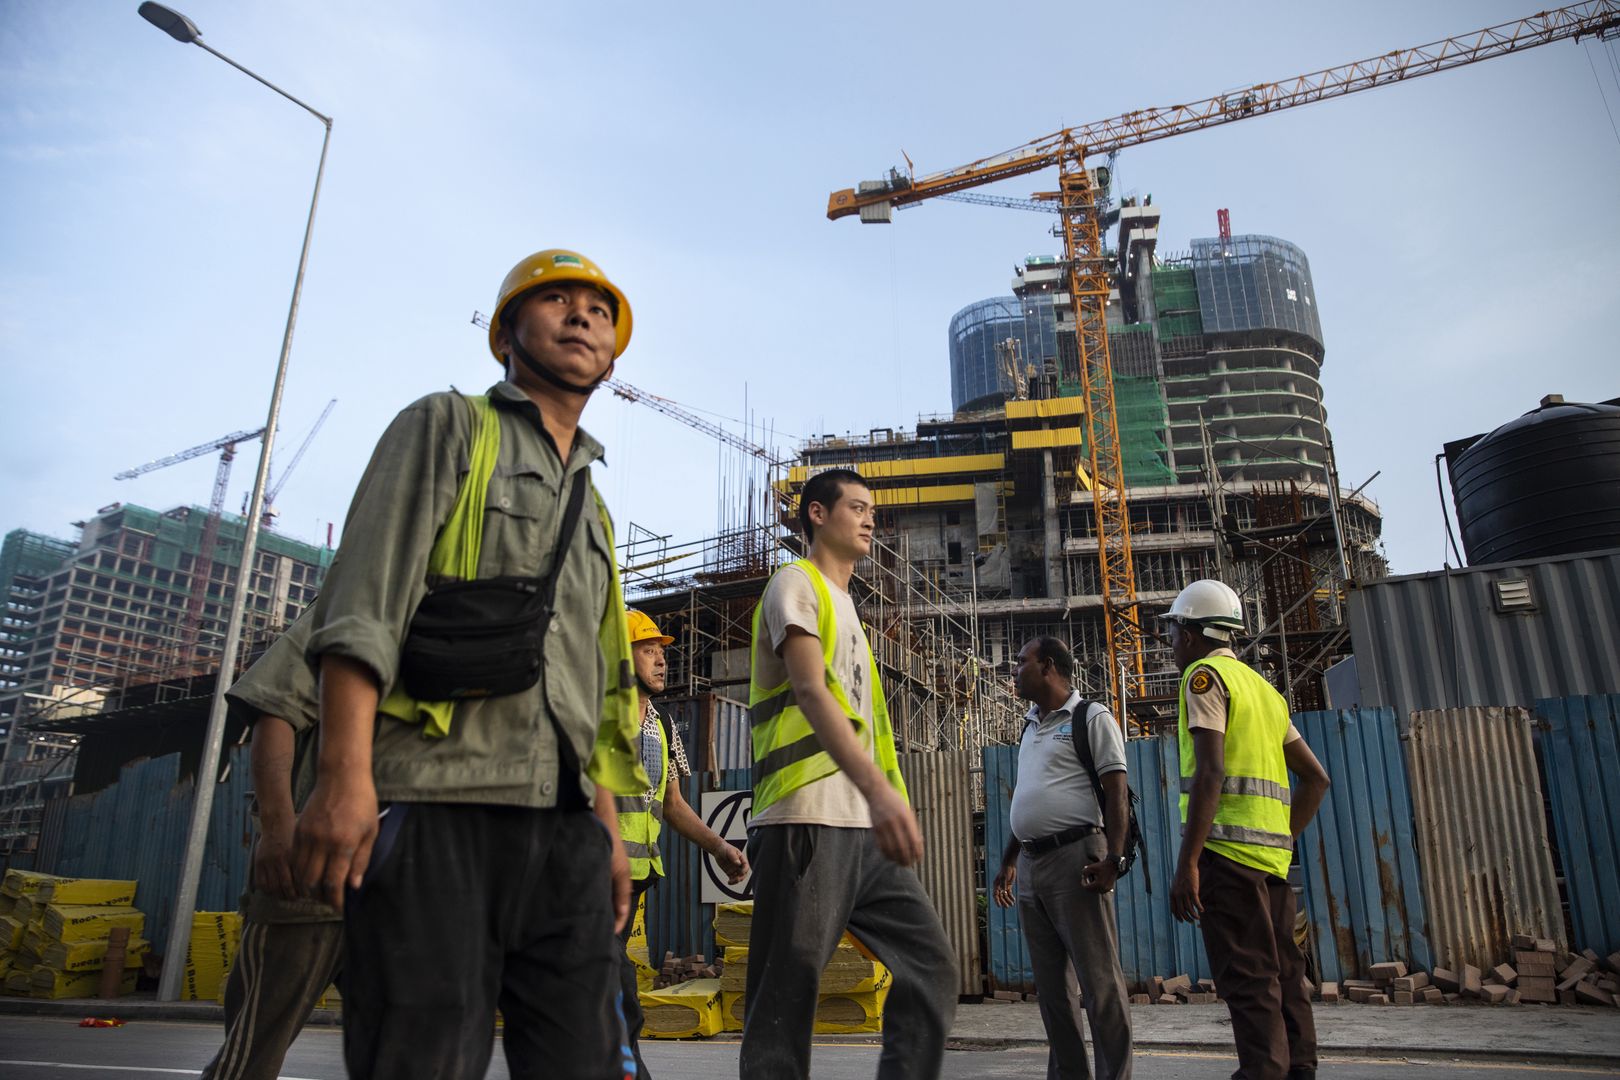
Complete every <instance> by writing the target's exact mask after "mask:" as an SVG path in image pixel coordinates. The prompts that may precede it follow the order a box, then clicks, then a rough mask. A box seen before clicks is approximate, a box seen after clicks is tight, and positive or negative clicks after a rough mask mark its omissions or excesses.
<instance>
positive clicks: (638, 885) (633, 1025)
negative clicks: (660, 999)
mask: <svg viewBox="0 0 1620 1080" xmlns="http://www.w3.org/2000/svg"><path fill="white" fill-rule="evenodd" d="M657 880H658V879H657V878H655V877H652V876H651V875H649V876H647V877H644V878H642V879H641V880H640V881H632V882H631V883H630V917H629V918H628V919H626V920H624V929H623V930H620V931H619V1003H620V1007H621V1008H623V1010H624V1031H625V1040H626V1045H627V1046H628V1047H629V1048H630V1056H631V1057H633V1058H635V1059H636V1077H637V1080H651V1077H652V1073H650V1072H648V1071H647V1063H646V1062H645V1061H643V1060H642V1058H641V1027H642V1025H643V1024H644V1023H646V1020H647V1018H646V1016H645V1015H644V1014H643V1013H642V1011H641V990H640V988H639V987H638V986H637V985H636V962H635V961H634V960H632V959H630V953H629V952H628V951H627V950H628V949H629V947H630V935H631V934H632V933H633V932H634V931H635V929H636V905H637V904H638V903H640V902H641V898H642V896H644V895H645V894H646V892H647V890H648V889H650V888H652V887H653V885H654V883H656V882H657ZM647 961H648V962H649V963H651V962H652V957H650V956H649V957H648V958H647Z"/></svg>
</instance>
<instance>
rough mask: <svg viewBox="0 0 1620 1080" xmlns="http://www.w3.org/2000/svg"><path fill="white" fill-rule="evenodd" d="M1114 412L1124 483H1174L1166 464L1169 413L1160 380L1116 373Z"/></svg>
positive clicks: (1171, 473) (1173, 474)
mask: <svg viewBox="0 0 1620 1080" xmlns="http://www.w3.org/2000/svg"><path fill="white" fill-rule="evenodd" d="M1114 409H1115V413H1116V416H1117V418H1118V421H1119V442H1120V449H1121V451H1122V456H1123V457H1124V459H1125V483H1126V484H1128V485H1133V486H1135V485H1142V484H1173V483H1175V482H1176V474H1175V473H1174V472H1173V471H1172V470H1171V468H1170V467H1169V465H1167V464H1165V459H1166V456H1167V454H1166V451H1165V446H1164V429H1165V425H1166V423H1167V422H1168V416H1169V414H1168V411H1167V410H1166V408H1165V404H1164V391H1163V389H1162V388H1161V387H1160V386H1159V380H1158V379H1154V378H1132V377H1131V376H1122V375H1118V374H1116V375H1115V376H1114Z"/></svg>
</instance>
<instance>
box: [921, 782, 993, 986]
mask: <svg viewBox="0 0 1620 1080" xmlns="http://www.w3.org/2000/svg"><path fill="white" fill-rule="evenodd" d="M977 758H978V755H976V754H974V753H973V752H972V751H968V750H956V751H947V752H943V753H917V754H901V755H900V773H901V775H903V776H904V777H905V778H906V788H907V791H908V792H909V794H910V795H911V806H912V809H913V810H915V811H916V813H917V824H918V826H919V827H920V828H921V830H922V835H923V858H922V862H921V863H920V864H919V865H918V867H917V876H918V877H919V878H920V879H921V880H922V886H923V891H924V892H926V893H927V894H928V898H929V899H930V900H932V901H933V903H934V910H935V911H936V912H938V913H939V919H940V922H941V923H942V924H943V925H944V927H945V936H946V937H947V938H948V939H949V940H950V943H951V951H952V952H953V953H954V954H955V956H956V972H957V985H956V992H957V993H958V994H961V995H969V994H977V993H980V992H981V991H982V990H983V987H984V983H983V975H982V969H981V967H980V962H979V913H978V905H977V902H976V900H975V889H974V877H975V869H976V864H977V862H978V858H977V851H976V849H975V847H974V843H973V784H972V778H971V776H970V773H969V770H970V768H971V767H972V766H973V765H975V764H976V763H977Z"/></svg>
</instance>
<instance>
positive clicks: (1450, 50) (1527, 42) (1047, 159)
mask: <svg viewBox="0 0 1620 1080" xmlns="http://www.w3.org/2000/svg"><path fill="white" fill-rule="evenodd" d="M1617 32H1620V0H1587V2H1586V3H1580V4H1573V5H1570V6H1568V7H1562V8H1557V9H1554V10H1552V11H1542V12H1538V13H1536V14H1534V15H1531V16H1528V17H1526V18H1523V19H1519V20H1516V21H1514V22H1508V23H1501V24H1498V25H1496V26H1489V27H1485V28H1484V29H1481V30H1475V31H1471V32H1469V33H1467V34H1462V35H1458V36H1456V37H1450V38H1445V39H1442V40H1440V41H1435V42H1430V43H1429V44H1427V45H1419V46H1416V47H1414V48H1409V49H1397V50H1395V51H1392V52H1389V53H1384V54H1382V55H1379V56H1374V57H1369V58H1367V59H1364V60H1356V61H1352V62H1351V63H1348V64H1341V65H1339V66H1337V67H1332V68H1324V69H1322V70H1321V71H1315V72H1311V73H1310V74H1306V75H1299V76H1295V77H1293V78H1290V79H1284V80H1280V81H1277V82H1266V83H1256V84H1255V85H1253V86H1251V87H1248V88H1247V89H1242V90H1235V91H1231V92H1228V93H1222V94H1216V95H1214V96H1212V97H1208V98H1204V99H1203V100H1201V101H1195V102H1192V103H1190V104H1186V105H1167V106H1160V107H1156V108H1149V109H1137V110H1133V111H1131V112H1127V113H1123V114H1121V115H1119V116H1116V117H1113V118H1111V119H1108V120H1102V121H1098V122H1097V123H1094V124H1087V125H1085V126H1083V127H1073V128H1064V129H1063V130H1061V131H1057V132H1054V133H1053V134H1050V135H1045V136H1042V137H1041V138H1038V139H1033V140H1031V141H1030V142H1027V143H1025V144H1023V145H1022V146H1017V147H1014V148H1013V149H1011V150H1008V151H1005V152H1003V153H1000V154H994V155H991V156H989V157H983V158H979V159H978V160H976V161H971V162H968V163H967V164H966V165H961V166H957V167H956V168H951V169H945V170H943V171H940V172H935V173H930V174H928V175H926V176H921V177H919V176H916V175H915V170H914V169H913V168H912V166H911V161H910V159H909V158H907V161H906V168H905V170H904V171H903V172H902V171H901V170H900V169H897V168H896V169H890V170H889V172H888V175H887V176H886V177H884V178H883V179H881V180H869V181H864V182H862V183H861V184H860V185H859V186H858V187H856V188H844V189H842V190H840V191H835V192H833V193H832V194H831V195H829V196H828V198H827V217H828V219H829V220H833V221H836V220H838V219H839V218H844V217H849V216H852V215H859V217H860V220H861V222H862V223H863V224H868V225H870V224H887V223H889V222H890V221H892V220H893V212H894V210H895V208H896V207H904V206H909V205H912V204H915V203H919V202H922V201H924V200H926V199H932V198H939V197H946V196H953V195H958V194H959V193H962V192H965V191H969V190H970V189H973V188H978V187H982V186H984V185H986V184H992V183H995V182H997V181H999V180H1008V179H1012V178H1013V177H1018V176H1024V175H1028V174H1030V173H1034V172H1039V171H1041V170H1043V169H1048V168H1052V167H1054V166H1055V167H1056V168H1057V170H1058V211H1059V214H1060V215H1061V226H1060V227H1061V231H1062V235H1063V254H1064V258H1065V260H1066V261H1067V279H1068V288H1069V301H1070V305H1071V307H1070V310H1071V311H1072V312H1073V313H1074V320H1075V336H1076V339H1077V345H1078V354H1079V362H1080V371H1079V375H1080V382H1081V392H1082V394H1083V395H1084V398H1085V425H1086V427H1085V431H1086V441H1087V443H1088V447H1087V450H1088V454H1089V457H1090V463H1091V475H1092V501H1093V506H1094V509H1095V514H1096V528H1097V540H1098V545H1097V557H1098V563H1099V571H1100V575H1101V592H1102V597H1103V607H1104V622H1105V624H1106V641H1107V648H1108V657H1107V660H1108V663H1107V667H1108V669H1109V671H1110V673H1111V676H1110V681H1111V683H1112V691H1113V692H1112V695H1111V702H1112V705H1113V707H1114V715H1115V716H1116V717H1117V718H1118V719H1119V721H1120V723H1121V724H1123V723H1125V719H1126V717H1125V704H1126V701H1127V700H1128V698H1129V697H1132V696H1135V697H1140V696H1142V694H1141V682H1142V673H1143V660H1142V648H1141V646H1142V630H1141V625H1140V619H1139V615H1138V611H1137V601H1136V574H1135V568H1134V565H1133V563H1132V559H1131V530H1130V509H1129V506H1128V499H1127V494H1126V490H1125V473H1124V463H1123V456H1122V453H1121V447H1120V443H1119V422H1118V419H1117V416H1116V413H1115V402H1114V384H1113V365H1112V361H1111V359H1110V357H1109V353H1108V328H1107V320H1106V309H1107V304H1108V286H1109V280H1108V266H1107V262H1106V259H1105V253H1104V251H1103V243H1102V229H1101V223H1100V221H1099V201H1100V200H1099V194H1098V192H1097V190H1096V184H1095V182H1094V181H1093V179H1092V178H1091V176H1090V174H1089V172H1088V170H1087V169H1086V158H1087V157H1088V156H1091V155H1095V154H1110V155H1112V154H1115V153H1117V152H1118V151H1120V150H1122V149H1125V148H1126V147H1131V146H1139V145H1141V144H1143V143H1148V142H1154V141H1157V140H1159V139H1167V138H1170V137H1171V136H1174V135H1181V134H1185V133H1187V132H1190V131H1199V130H1202V129H1204V128H1209V127H1216V126H1218V125H1221V124H1229V123H1233V122H1235V121H1238V120H1246V119H1249V118H1251V117H1255V116H1263V115H1265V114H1267V113H1273V112H1279V111H1281V110H1283V109H1291V108H1296V107H1298V106H1300V105H1309V104H1312V103H1314V102H1318V101H1325V100H1327V99H1329V98H1335V97H1343V96H1345V95H1347V94H1353V93H1358V92H1360V91H1363V90H1372V89H1375V88H1377V87H1380V86H1387V85H1389V84H1391V83H1398V82H1402V81H1404V80H1407V79H1413V78H1417V77H1419V76H1423V75H1434V74H1438V73H1440V72H1442V71H1449V70H1451V69H1452V68H1457V67H1463V66H1465V65H1467V64H1474V63H1478V62H1480V61H1482V60H1490V59H1493V58H1495V57H1498V56H1506V55H1508V54H1510V53H1515V52H1522V51H1524V50H1526V49H1532V48H1535V47H1537V46H1540V45H1548V44H1551V43H1552V42H1555V41H1564V40H1579V39H1581V38H1582V37H1587V36H1591V35H1598V36H1601V37H1604V38H1608V37H1610V36H1613V35H1614V34H1616V33H1617ZM974 201H980V200H978V199H975V200H974ZM1019 208H1020V209H1024V208H1027V207H1019ZM1133 682H1134V684H1135V685H1134V686H1133V685H1132V684H1133Z"/></svg>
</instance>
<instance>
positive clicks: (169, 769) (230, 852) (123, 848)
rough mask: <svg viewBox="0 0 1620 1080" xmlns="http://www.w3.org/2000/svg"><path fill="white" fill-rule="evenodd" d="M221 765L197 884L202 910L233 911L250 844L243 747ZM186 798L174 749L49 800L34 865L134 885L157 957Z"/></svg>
mask: <svg viewBox="0 0 1620 1080" xmlns="http://www.w3.org/2000/svg"><path fill="white" fill-rule="evenodd" d="M226 762H227V765H226V768H227V769H228V770H229V771H228V773H227V777H226V781H225V782H224V783H223V784H220V785H219V787H218V788H217V789H216V790H215V792H214V810H213V814H212V816H211V818H210V820H209V826H208V845H207V847H206V848H205V850H204V855H203V866H202V877H201V879H200V880H199V883H198V886H197V908H198V910H201V911H235V910H236V906H237V900H238V898H239V897H240V895H241V892H242V888H243V886H244V885H246V883H247V878H248V869H249V856H250V854H251V847H252V820H251V815H250V814H249V812H248V811H249V798H250V788H251V786H252V784H251V779H250V776H249V770H248V748H247V747H245V746H241V747H234V748H230V749H229V751H228V753H227V756H226ZM222 771H223V770H222ZM191 795H192V780H191V778H190V777H186V778H185V779H183V780H182V779H181V778H180V755H179V754H167V755H165V756H163V757H160V758H155V759H146V760H143V761H137V762H134V763H133V764H130V765H126V766H124V768H123V770H122V771H121V773H120V775H119V778H118V782H117V783H116V784H113V785H111V786H110V787H106V788H103V789H101V790H100V791H97V792H94V793H93V794H90V795H75V796H73V797H71V798H67V799H58V800H55V801H53V802H52V804H51V805H50V806H49V807H48V809H47V814H46V818H47V822H46V828H45V830H44V832H43V833H42V835H41V838H40V851H39V859H38V863H37V867H38V869H40V870H43V871H46V872H47V873H52V874H64V875H68V876H71V877H101V878H115V879H118V880H125V881H127V880H134V881H137V882H139V887H138V889H137V890H136V893H135V906H136V907H138V908H140V909H141V910H142V911H143V912H145V913H146V930H145V936H146V937H147V938H148V940H150V941H151V942H152V948H153V951H155V952H157V953H160V954H161V953H162V952H163V950H164V948H165V947H166V946H167V944H168V939H169V920H170V919H171V918H173V916H174V911H173V908H174V893H175V887H176V884H177V882H178V880H179V877H180V860H181V856H182V854H183V853H184V851H185V841H186V830H187V827H188V825H189V824H190V821H191V801H192V799H191Z"/></svg>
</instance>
